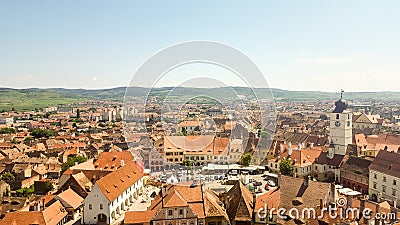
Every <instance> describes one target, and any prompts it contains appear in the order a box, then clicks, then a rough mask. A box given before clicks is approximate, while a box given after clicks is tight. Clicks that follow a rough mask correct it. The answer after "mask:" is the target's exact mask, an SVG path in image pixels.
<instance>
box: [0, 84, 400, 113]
mask: <svg viewBox="0 0 400 225" xmlns="http://www.w3.org/2000/svg"><path fill="white" fill-rule="evenodd" d="M232 89H233V90H234V91H235V92H236V93H237V94H239V95H244V96H252V95H251V90H250V89H249V88H245V87H222V88H188V87H177V88H172V87H164V88H155V89H153V90H152V93H151V94H150V95H152V96H159V97H161V98H163V97H165V96H167V95H169V96H170V97H171V98H174V97H176V98H180V97H185V96H186V95H189V96H200V95H205V96H207V95H211V96H218V98H220V99H223V100H231V99H235V98H236V97H235V95H233V94H232V93H233V92H232ZM171 90H173V91H172V92H171ZM125 91H126V87H117V88H111V89H98V90H87V89H65V88H50V89H38V88H31V89H11V88H0V96H1V97H0V111H3V110H6V111H7V110H11V109H12V108H15V110H29V109H35V108H36V109H38V108H43V107H47V106H54V105H60V104H68V103H75V102H79V101H85V100H110V101H122V100H123V96H124V95H125ZM254 91H255V92H256V94H257V95H258V97H259V98H261V99H263V98H266V97H268V95H270V92H268V90H266V89H262V88H257V89H254ZM272 93H273V95H274V98H275V99H276V100H279V101H308V100H335V99H338V94H337V93H333V92H320V91H288V90H282V89H274V88H273V89H272ZM128 94H129V96H133V97H143V96H146V95H147V94H148V93H147V89H146V88H142V87H132V88H129V92H128ZM345 98H346V99H348V100H357V101H368V102H371V103H372V102H380V101H385V102H388V101H390V102H400V92H346V93H345Z"/></svg>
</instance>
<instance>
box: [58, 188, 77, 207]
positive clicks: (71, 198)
mask: <svg viewBox="0 0 400 225" xmlns="http://www.w3.org/2000/svg"><path fill="white" fill-rule="evenodd" d="M56 198H57V199H58V200H60V201H61V203H62V204H63V205H64V207H65V208H73V209H77V208H78V207H79V206H81V205H82V202H83V198H82V197H81V196H79V195H78V194H77V193H76V192H75V191H73V190H72V189H70V188H69V189H67V190H65V191H63V192H61V193H60V194H58V195H57V197H56Z"/></svg>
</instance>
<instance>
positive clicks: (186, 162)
mask: <svg viewBox="0 0 400 225" xmlns="http://www.w3.org/2000/svg"><path fill="white" fill-rule="evenodd" d="M182 166H186V167H192V166H193V162H192V161H190V160H187V159H185V160H183V162H182Z"/></svg>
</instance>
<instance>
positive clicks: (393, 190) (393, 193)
mask: <svg viewBox="0 0 400 225" xmlns="http://www.w3.org/2000/svg"><path fill="white" fill-rule="evenodd" d="M396 192H397V191H396V189H394V188H393V189H392V195H393V196H396Z"/></svg>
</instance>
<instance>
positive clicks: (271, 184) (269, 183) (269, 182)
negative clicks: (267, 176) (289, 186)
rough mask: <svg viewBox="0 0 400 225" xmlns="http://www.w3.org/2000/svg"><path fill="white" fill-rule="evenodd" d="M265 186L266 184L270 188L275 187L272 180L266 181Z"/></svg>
mask: <svg viewBox="0 0 400 225" xmlns="http://www.w3.org/2000/svg"><path fill="white" fill-rule="evenodd" d="M267 184H268V185H269V186H271V187H275V186H276V184H275V182H273V181H272V180H268V181H267Z"/></svg>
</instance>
